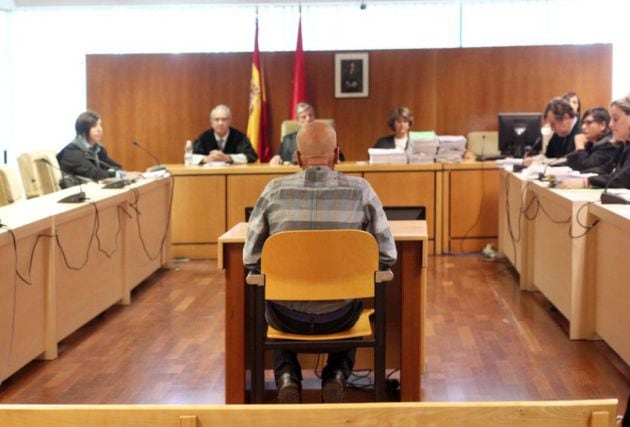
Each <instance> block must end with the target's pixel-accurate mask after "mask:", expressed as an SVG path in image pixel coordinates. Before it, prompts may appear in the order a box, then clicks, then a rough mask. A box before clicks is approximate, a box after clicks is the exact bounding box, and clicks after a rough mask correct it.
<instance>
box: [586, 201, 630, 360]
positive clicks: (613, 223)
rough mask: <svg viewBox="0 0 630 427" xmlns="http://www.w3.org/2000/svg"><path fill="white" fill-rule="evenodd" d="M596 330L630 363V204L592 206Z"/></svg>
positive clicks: (590, 208)
mask: <svg viewBox="0 0 630 427" xmlns="http://www.w3.org/2000/svg"><path fill="white" fill-rule="evenodd" d="M589 210H591V212H592V213H593V214H594V217H595V218H599V220H600V221H599V223H598V224H597V226H596V227H595V228H594V229H593V230H592V231H593V232H594V233H595V239H594V240H592V241H593V242H594V245H595V251H594V255H595V256H594V260H593V263H594V266H593V268H594V280H593V282H594V283H593V285H594V288H595V289H594V300H595V332H596V333H597V335H599V336H600V337H601V338H603V339H604V341H606V343H607V344H608V345H610V346H611V347H612V348H613V349H614V350H615V351H616V352H617V354H619V356H621V358H622V359H623V360H624V361H625V362H626V363H628V364H630V339H628V327H629V326H630V310H628V301H630V286H628V282H629V279H628V278H629V277H630V263H628V254H630V207H628V206H623V207H622V206H611V205H608V206H601V205H593V206H590V207H589Z"/></svg>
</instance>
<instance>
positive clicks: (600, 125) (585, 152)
mask: <svg viewBox="0 0 630 427" xmlns="http://www.w3.org/2000/svg"><path fill="white" fill-rule="evenodd" d="M609 122H610V114H608V111H607V110H606V109H605V108H604V107H595V108H591V109H589V110H586V112H585V113H584V115H583V116H582V133H581V134H578V135H576V136H575V151H574V152H572V153H569V154H568V155H567V165H568V166H570V167H571V169H573V170H577V171H580V172H592V173H597V174H608V173H610V172H611V171H612V169H613V166H614V165H613V160H614V158H615V154H616V153H617V147H616V146H615V145H614V144H613V143H612V138H611V130H610V127H609V126H608V123H609Z"/></svg>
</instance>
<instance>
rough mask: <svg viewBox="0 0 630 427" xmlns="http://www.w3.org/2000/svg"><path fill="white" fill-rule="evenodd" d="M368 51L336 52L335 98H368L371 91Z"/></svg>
mask: <svg viewBox="0 0 630 427" xmlns="http://www.w3.org/2000/svg"><path fill="white" fill-rule="evenodd" d="M369 71H370V62H369V57H368V54H367V53H336V54H335V98H366V97H367V96H368V95H369V93H370V79H369V76H370V73H369Z"/></svg>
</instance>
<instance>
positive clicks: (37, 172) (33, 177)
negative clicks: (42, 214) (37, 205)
mask: <svg viewBox="0 0 630 427" xmlns="http://www.w3.org/2000/svg"><path fill="white" fill-rule="evenodd" d="M43 158H44V159H47V160H48V161H49V162H50V163H52V164H53V165H54V166H53V167H51V166H50V165H48V164H46V163H45V162H43V161H41V159H43ZM18 164H19V166H20V174H21V175H22V183H23V185H24V190H25V192H26V196H27V197H28V198H29V199H30V198H32V197H37V196H41V195H43V194H48V193H52V192H55V191H57V190H59V189H60V187H59V181H60V180H61V172H60V170H59V162H57V153H56V152H55V151H52V150H38V151H32V152H29V153H23V154H21V155H20V156H19V157H18ZM55 167H56V168H55Z"/></svg>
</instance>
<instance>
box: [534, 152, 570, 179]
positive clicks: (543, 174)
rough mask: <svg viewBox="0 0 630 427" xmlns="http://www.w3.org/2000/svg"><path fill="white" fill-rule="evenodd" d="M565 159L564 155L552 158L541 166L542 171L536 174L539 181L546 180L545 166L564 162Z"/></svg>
mask: <svg viewBox="0 0 630 427" xmlns="http://www.w3.org/2000/svg"><path fill="white" fill-rule="evenodd" d="M566 161H567V159H566V158H564V157H560V158H558V159H553V160H552V161H550V162H548V163H547V164H546V165H545V167H544V168H543V171H542V172H541V173H539V174H538V180H539V181H545V180H546V172H547V168H548V167H549V166H555V165H559V164H562V163H564V162H566Z"/></svg>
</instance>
